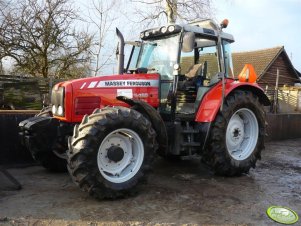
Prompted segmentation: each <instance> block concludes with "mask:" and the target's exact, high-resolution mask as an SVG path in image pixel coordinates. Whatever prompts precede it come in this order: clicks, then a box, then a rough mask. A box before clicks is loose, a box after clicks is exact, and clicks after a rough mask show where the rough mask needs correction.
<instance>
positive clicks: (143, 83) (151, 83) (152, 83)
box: [80, 80, 159, 89]
mask: <svg viewBox="0 0 301 226" xmlns="http://www.w3.org/2000/svg"><path fill="white" fill-rule="evenodd" d="M86 85H87V88H88V89H92V88H105V87H158V85H159V83H158V80H110V81H99V82H97V81H92V82H90V83H88V84H87V83H86V82H85V83H83V84H82V85H81V87H80V89H83V88H85V87H86Z"/></svg>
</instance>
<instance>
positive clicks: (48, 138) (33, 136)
mask: <svg viewBox="0 0 301 226" xmlns="http://www.w3.org/2000/svg"><path fill="white" fill-rule="evenodd" d="M41 117H52V112H51V111H50V108H45V109H43V110H42V111H41V112H39V113H38V114H36V115H35V116H34V118H41ZM56 130H57V128H46V129H45V130H43V131H38V132H35V131H34V132H31V131H29V132H28V133H27V134H26V135H24V136H29V139H28V141H27V142H26V146H27V148H28V149H29V151H30V153H31V155H32V157H33V158H34V159H35V160H36V161H37V162H39V163H40V164H41V165H42V166H43V167H44V168H46V169H47V170H49V171H51V172H66V171H67V161H66V159H64V158H60V157H58V156H57V155H56V154H55V153H54V152H56V153H60V154H62V155H63V154H64V153H66V150H67V149H68V146H67V141H66V139H65V136H63V137H57V134H56V132H54V131H56ZM53 133H55V135H53Z"/></svg>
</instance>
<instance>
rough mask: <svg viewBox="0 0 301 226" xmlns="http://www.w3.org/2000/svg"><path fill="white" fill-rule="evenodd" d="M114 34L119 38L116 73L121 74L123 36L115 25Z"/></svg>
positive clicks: (122, 68)
mask: <svg viewBox="0 0 301 226" xmlns="http://www.w3.org/2000/svg"><path fill="white" fill-rule="evenodd" d="M116 34H117V37H118V39H119V44H118V51H117V59H118V68H117V71H118V74H119V75H121V74H123V72H124V38H123V35H122V34H121V32H120V31H119V30H118V28H117V27H116Z"/></svg>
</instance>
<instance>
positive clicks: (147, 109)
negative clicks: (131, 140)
mask: <svg viewBox="0 0 301 226" xmlns="http://www.w3.org/2000/svg"><path fill="white" fill-rule="evenodd" d="M116 99H117V100H120V101H123V102H125V103H127V104H128V105H130V106H131V107H132V108H133V109H135V110H136V111H138V112H140V113H141V114H142V115H143V116H145V117H146V118H147V119H148V120H149V121H150V122H151V123H152V126H153V128H154V130H155V131H156V133H157V142H158V144H159V149H158V152H159V153H160V154H162V155H166V154H167V150H168V149H167V147H168V138H167V131H166V127H165V124H164V121H163V120H162V118H161V116H160V114H159V113H158V112H157V111H156V109H155V108H153V107H152V106H150V105H149V104H148V103H146V102H144V101H141V100H133V99H129V98H127V97H124V96H118V97H116Z"/></svg>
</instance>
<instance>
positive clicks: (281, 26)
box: [214, 0, 301, 71]
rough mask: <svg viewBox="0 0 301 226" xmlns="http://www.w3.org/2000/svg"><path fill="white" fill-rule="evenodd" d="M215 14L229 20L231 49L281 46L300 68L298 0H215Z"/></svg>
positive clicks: (300, 28) (300, 10)
mask: <svg viewBox="0 0 301 226" xmlns="http://www.w3.org/2000/svg"><path fill="white" fill-rule="evenodd" d="M214 3H215V8H216V11H215V17H216V19H217V20H218V21H222V20H223V19H224V18H227V19H229V21H230V23H229V26H228V28H227V29H226V30H225V31H226V32H228V33H231V34H233V35H234V38H235V43H234V44H233V46H232V51H233V52H236V51H246V50H257V49H264V48H271V47H276V46H284V47H285V50H286V52H287V54H288V56H289V57H290V58H291V60H292V63H293V65H294V66H295V68H296V69H297V70H298V71H301V0H214Z"/></svg>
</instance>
